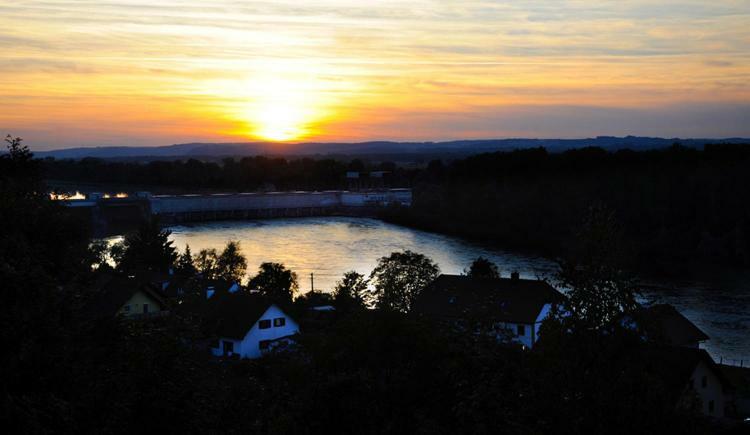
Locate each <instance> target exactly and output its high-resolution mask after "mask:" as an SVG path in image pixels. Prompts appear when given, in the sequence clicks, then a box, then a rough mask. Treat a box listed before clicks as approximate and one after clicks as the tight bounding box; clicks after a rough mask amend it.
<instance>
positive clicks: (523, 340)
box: [495, 322, 534, 348]
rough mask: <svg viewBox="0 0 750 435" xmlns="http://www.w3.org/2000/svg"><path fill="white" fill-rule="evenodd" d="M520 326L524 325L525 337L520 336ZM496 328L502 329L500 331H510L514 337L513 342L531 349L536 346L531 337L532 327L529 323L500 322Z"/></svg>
mask: <svg viewBox="0 0 750 435" xmlns="http://www.w3.org/2000/svg"><path fill="white" fill-rule="evenodd" d="M519 325H522V326H523V328H524V334H523V335H518V327H519ZM495 328H496V329H500V330H502V329H506V330H508V331H509V332H510V333H511V335H512V336H513V341H516V342H518V343H520V344H522V345H524V346H526V347H528V348H531V347H533V346H534V342H533V341H532V337H531V330H532V325H529V324H527V323H511V322H499V323H496V324H495Z"/></svg>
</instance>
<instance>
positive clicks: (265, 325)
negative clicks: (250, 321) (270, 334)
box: [258, 319, 271, 329]
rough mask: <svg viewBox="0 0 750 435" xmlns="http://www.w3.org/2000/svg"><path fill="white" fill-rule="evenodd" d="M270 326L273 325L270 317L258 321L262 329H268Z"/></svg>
mask: <svg viewBox="0 0 750 435" xmlns="http://www.w3.org/2000/svg"><path fill="white" fill-rule="evenodd" d="M270 327H271V320H270V319H265V320H261V321H260V322H258V328H260V329H268V328H270Z"/></svg>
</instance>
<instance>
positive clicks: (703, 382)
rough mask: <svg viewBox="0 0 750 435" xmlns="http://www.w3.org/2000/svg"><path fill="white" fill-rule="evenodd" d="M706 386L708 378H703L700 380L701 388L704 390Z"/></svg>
mask: <svg viewBox="0 0 750 435" xmlns="http://www.w3.org/2000/svg"><path fill="white" fill-rule="evenodd" d="M707 386H708V377H706V376H704V377H702V378H701V387H703V388H706V387H707Z"/></svg>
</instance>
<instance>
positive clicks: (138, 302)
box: [119, 290, 162, 317]
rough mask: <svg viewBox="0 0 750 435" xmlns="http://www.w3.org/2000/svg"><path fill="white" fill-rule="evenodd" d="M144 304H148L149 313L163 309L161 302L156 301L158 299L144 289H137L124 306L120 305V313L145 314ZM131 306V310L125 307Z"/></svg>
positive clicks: (128, 314)
mask: <svg viewBox="0 0 750 435" xmlns="http://www.w3.org/2000/svg"><path fill="white" fill-rule="evenodd" d="M143 304H148V312H149V313H158V312H160V311H162V309H161V308H162V307H161V304H160V303H159V302H158V301H156V299H154V298H152V297H151V296H149V295H148V294H147V293H145V292H142V291H140V290H139V291H137V292H135V293H134V294H133V296H132V297H131V298H130V299H129V300H128V301H127V302H125V304H123V306H122V307H120V311H119V312H120V314H122V315H123V316H126V317H128V316H133V315H141V314H143ZM126 306H130V310H129V311H126V310H125V307H126Z"/></svg>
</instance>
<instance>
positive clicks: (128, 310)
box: [122, 305, 130, 313]
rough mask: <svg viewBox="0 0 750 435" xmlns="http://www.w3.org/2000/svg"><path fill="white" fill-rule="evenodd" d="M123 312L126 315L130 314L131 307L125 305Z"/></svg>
mask: <svg viewBox="0 0 750 435" xmlns="http://www.w3.org/2000/svg"><path fill="white" fill-rule="evenodd" d="M122 311H125V312H126V313H129V312H130V305H125V306H124V307H122Z"/></svg>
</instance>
